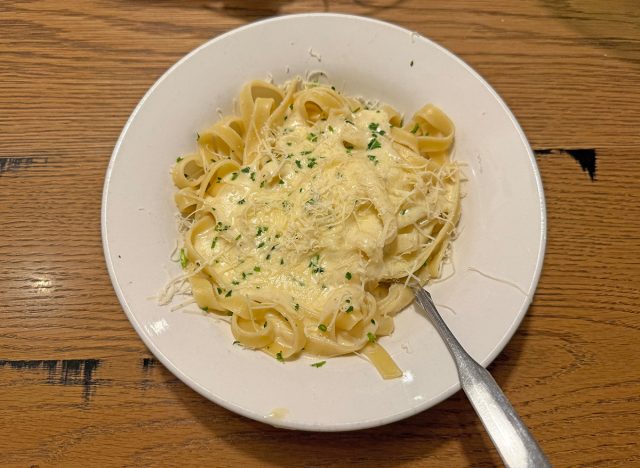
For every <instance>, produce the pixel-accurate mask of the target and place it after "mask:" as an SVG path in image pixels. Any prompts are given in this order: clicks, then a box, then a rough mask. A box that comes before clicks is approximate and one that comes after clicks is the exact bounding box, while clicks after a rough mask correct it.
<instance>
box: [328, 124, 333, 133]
mask: <svg viewBox="0 0 640 468" xmlns="http://www.w3.org/2000/svg"><path fill="white" fill-rule="evenodd" d="M327 128H328V129H329V131H330V132H331V133H333V127H332V126H331V125H329V126H328V127H327Z"/></svg>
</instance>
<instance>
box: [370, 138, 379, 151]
mask: <svg viewBox="0 0 640 468" xmlns="http://www.w3.org/2000/svg"><path fill="white" fill-rule="evenodd" d="M381 147H382V145H381V144H380V142H379V141H378V138H376V137H373V138H372V139H371V140H369V144H368V145H367V150H369V151H371V150H374V149H377V148H381Z"/></svg>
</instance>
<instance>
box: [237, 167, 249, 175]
mask: <svg viewBox="0 0 640 468" xmlns="http://www.w3.org/2000/svg"><path fill="white" fill-rule="evenodd" d="M250 170H251V169H250V168H249V166H246V167H243V168H242V169H240V172H244V173H245V174H247V173H249V171H250Z"/></svg>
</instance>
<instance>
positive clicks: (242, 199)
mask: <svg viewBox="0 0 640 468" xmlns="http://www.w3.org/2000/svg"><path fill="white" fill-rule="evenodd" d="M245 203H246V201H245V199H244V198H241V199H240V200H238V205H244V204H245Z"/></svg>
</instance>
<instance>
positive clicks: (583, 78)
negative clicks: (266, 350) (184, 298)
mask: <svg viewBox="0 0 640 468" xmlns="http://www.w3.org/2000/svg"><path fill="white" fill-rule="evenodd" d="M323 10H328V11H333V12H348V13H356V14H362V15H368V16H371V17H375V18H379V19H383V20H388V21H392V22H395V23H397V24H399V25H401V26H404V27H406V28H409V29H413V30H416V31H418V32H420V33H422V34H423V35H425V36H427V37H430V38H432V39H433V40H435V41H437V42H439V43H440V44H442V45H444V46H445V47H447V48H448V49H450V50H451V51H453V52H454V53H456V54H458V55H459V56H461V57H462V58H463V59H464V60H466V61H467V62H468V63H469V64H470V65H471V66H473V67H474V68H475V69H476V70H478V71H479V72H480V73H481V74H482V75H484V76H485V77H486V78H487V79H488V81H489V82H490V83H491V84H492V85H493V86H494V87H495V89H496V90H497V91H498V92H499V93H500V94H501V95H502V96H503V97H504V99H505V100H506V101H507V103H508V104H509V105H510V107H511V109H512V110H513V112H514V113H515V115H516V116H517V118H518V119H519V121H520V123H521V124H522V126H523V127H524V130H525V132H526V133H527V135H528V137H529V139H530V142H531V144H532V146H533V148H534V149H535V150H536V153H537V161H538V165H539V167H540V171H541V172H542V178H543V182H544V186H545V191H546V197H547V208H548V218H549V231H548V244H547V255H546V259H545V267H544V271H543V274H542V278H541V280H540V284H539V286H538V290H537V293H536V295H535V299H534V302H533V305H532V306H531V308H530V310H529V313H528V315H527V317H526V318H525V320H524V322H523V324H522V326H521V328H520V329H519V331H518V332H517V333H516V335H515V337H514V338H513V340H512V341H511V342H510V343H509V345H508V346H507V347H506V349H505V350H504V351H503V352H502V354H501V355H500V356H499V357H498V358H497V359H496V361H495V362H494V363H493V364H492V365H491V371H492V373H493V375H494V376H495V378H496V380H497V381H498V383H499V384H500V385H501V386H502V388H503V389H504V390H505V392H506V394H507V395H508V396H509V398H510V399H511V401H512V402H513V403H514V406H515V407H516V408H517V409H518V410H519V412H520V414H521V415H522V417H523V419H524V420H525V422H526V423H527V424H528V425H529V426H530V428H531V430H532V432H533V433H534V434H535V436H536V437H537V438H538V440H539V441H540V443H541V445H542V446H543V447H544V449H545V450H546V452H547V454H548V455H549V457H550V459H551V461H552V462H553V463H554V464H556V465H557V466H578V465H580V466H631V465H634V464H635V465H636V466H638V465H639V464H640V447H639V446H638V443H639V442H640V429H639V426H640V416H639V413H640V351H639V350H640V332H639V329H640V315H639V314H640V305H639V302H640V289H639V285H640V183H639V182H638V181H639V179H640V157H639V151H640V8H638V7H637V3H636V2H635V1H634V0H628V1H625V0H615V1H609V2H603V1H599V0H566V1H563V2H556V1H553V0H537V1H536V0H529V1H523V2H511V1H507V0H460V1H454V2H452V1H429V2H421V1H418V0H411V1H392V0H370V1H369V0H360V1H357V2H354V3H350V2H346V1H342V0H340V1H334V0H324V1H321V0H305V1H299V2H292V1H286V0H280V1H273V2H258V1H255V2H253V1H252V2H243V1H240V0H220V1H206V0H157V1H140V0H137V1H136V0H96V1H90V2H89V1H85V2H81V1H76V2H72V1H63V0H22V1H17V0H15V1H14V0H4V1H3V2H2V4H0V53H1V61H0V265H1V266H0V319H1V322H0V463H1V464H6V465H15V466H34V465H35V466H47V465H79V466H96V465H98V466H102V465H125V464H126V465H178V464H182V463H184V462H188V463H189V464H193V465H210V466H280V465H287V466H289V465H290V466H339V465H345V466H346V465H354V466H363V467H370V466H396V465H406V466H447V467H451V466H465V465H477V466H481V465H482V466H487V465H495V464H499V463H500V459H499V457H498V456H497V454H496V452H495V451H494V449H493V448H492V446H491V443H490V441H489V439H488V437H487V436H486V435H485V434H484V431H483V429H482V426H481V425H480V423H479V422H478V420H477V418H476V417H475V415H474V413H473V412H472V410H471V407H470V405H469V404H468V403H467V401H466V400H465V398H464V396H463V395H461V394H460V393H458V394H456V395H455V396H453V397H452V398H450V399H449V400H447V401H445V402H443V403H442V404H440V405H438V406H437V407H435V408H433V409H431V410H429V411H426V412H424V413H422V414H419V415H417V416H415V417H412V418H410V419H408V420H405V421H402V422H399V423H395V424H391V425H388V426H386V427H380V428H376V429H370V430H364V431H360V432H352V433H341V434H322V433H297V432H290V431H286V430H278V429H274V428H271V427H269V426H267V425H264V424H261V423H258V422H254V421H251V420H248V419H245V418H243V417H240V416H237V415H235V414H233V413H230V412H228V411H227V410H224V409H222V408H221V407H219V406H217V405H215V404H213V403H210V402H209V401H207V400H205V399H204V398H202V397H201V396H199V395H198V394H196V393H195V392H193V391H191V390H190V389H189V388H187V387H186V386H185V385H184V384H182V383H181V382H180V381H179V380H178V379H177V378H175V377H174V376H173V375H172V374H171V373H169V372H168V371H167V370H166V369H165V368H164V367H163V366H162V365H161V364H159V363H158V362H157V361H156V360H155V359H154V358H153V357H152V355H151V354H150V353H149V351H148V350H147V349H146V348H145V346H144V345H143V343H142V341H141V340H140V339H139V338H138V336H137V335H136V333H135V332H134V330H133V328H132V327H131V325H130V324H129V321H128V320H127V318H126V317H125V315H124V313H123V312H122V310H121V308H120V304H119V303H118V300H117V298H116V295H115V294H114V291H113V289H112V287H111V283H110V281H109V277H108V275H107V271H106V268H105V263H104V260H103V254H102V245H101V240H100V200H101V193H102V192H101V190H102V185H103V181H104V174H105V170H106V167H107V163H108V161H109V157H110V155H111V151H112V149H113V146H114V144H115V142H116V139H117V137H118V135H119V133H120V131H121V129H122V126H123V125H124V123H125V122H126V120H127V117H128V116H129V114H130V112H131V111H132V109H133V108H134V106H135V105H136V103H137V102H138V100H139V99H140V98H141V96H142V95H143V94H144V93H145V91H146V90H147V88H148V87H149V86H150V85H151V84H152V83H153V82H154V81H155V80H156V79H157V78H158V77H159V76H160V75H161V74H162V73H163V72H164V71H165V70H166V69H167V68H168V67H169V66H170V65H171V64H173V63H174V62H175V61H176V60H178V59H179V58H180V57H181V56H182V55H184V54H185V53H186V52H188V51H190V50H191V49H193V48H195V47H196V46H198V45H199V44H201V43H203V42H205V41H206V40H208V39H209V38H211V37H214V36H216V35H218V34H220V33H222V32H225V31H228V30H230V29H232V28H235V27H237V26H240V25H243V24H246V23H247V22H250V21H254V20H258V19H261V18H264V17H268V16H272V15H275V14H286V13H294V12H307V11H323Z"/></svg>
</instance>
